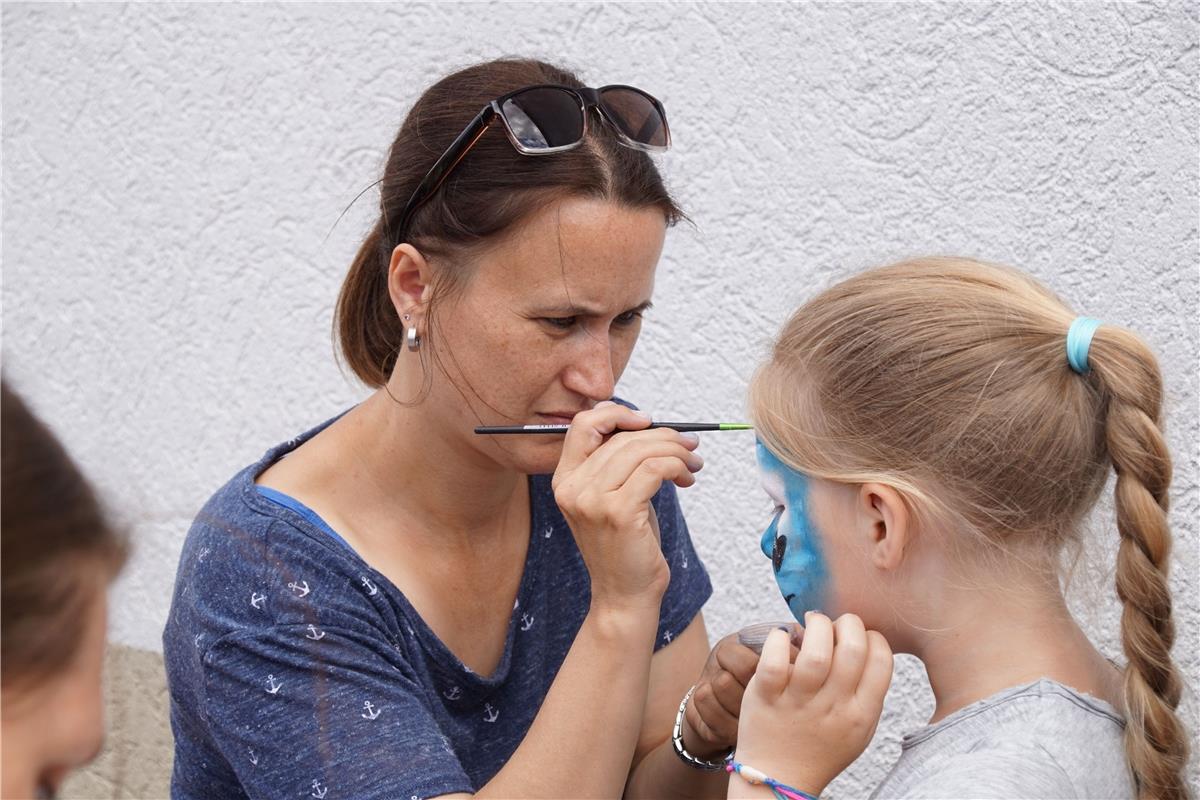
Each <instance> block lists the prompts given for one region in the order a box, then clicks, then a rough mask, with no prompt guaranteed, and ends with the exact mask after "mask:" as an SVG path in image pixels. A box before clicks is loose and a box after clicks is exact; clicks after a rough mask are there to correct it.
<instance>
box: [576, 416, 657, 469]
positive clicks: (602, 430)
mask: <svg viewBox="0 0 1200 800" xmlns="http://www.w3.org/2000/svg"><path fill="white" fill-rule="evenodd" d="M649 424H650V417H649V416H647V415H645V414H639V413H637V412H635V411H632V410H631V409H628V408H626V407H625V406H622V405H618V404H617V403H612V402H609V401H605V402H603V403H598V404H597V405H596V407H595V408H593V409H592V410H590V411H581V412H579V413H578V414H576V415H575V417H574V419H572V420H571V427H570V428H569V429H568V430H567V437H566V439H564V440H563V450H562V455H561V456H560V457H559V460H558V470H559V472H569V471H570V470H573V469H575V468H576V467H578V466H579V465H580V464H582V463H583V462H584V461H586V460H587V457H588V456H590V455H591V454H592V453H594V452H596V450H598V449H599V448H600V445H602V444H604V437H606V436H608V435H609V434H611V433H612V432H613V431H615V430H618V429H622V430H631V431H640V430H642V429H643V428H645V427H646V426H647V425H649Z"/></svg>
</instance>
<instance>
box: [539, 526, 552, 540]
mask: <svg viewBox="0 0 1200 800" xmlns="http://www.w3.org/2000/svg"><path fill="white" fill-rule="evenodd" d="M553 535H554V528H553V527H550V528H546V532H545V533H543V534H542V536H543V537H544V538H546V539H549V538H550V537H551V536H553Z"/></svg>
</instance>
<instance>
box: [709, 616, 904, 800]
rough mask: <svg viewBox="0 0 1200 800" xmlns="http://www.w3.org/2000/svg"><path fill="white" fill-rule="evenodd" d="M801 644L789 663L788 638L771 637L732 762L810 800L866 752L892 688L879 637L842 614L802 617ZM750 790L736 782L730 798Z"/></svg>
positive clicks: (887, 653) (888, 659)
mask: <svg viewBox="0 0 1200 800" xmlns="http://www.w3.org/2000/svg"><path fill="white" fill-rule="evenodd" d="M804 621H805V630H804V640H803V642H802V643H801V645H800V654H799V655H798V656H796V663H795V664H789V663H788V654H789V642H788V634H787V633H785V632H783V631H781V630H780V631H772V632H771V635H770V636H768V637H767V641H766V643H765V644H764V645H763V652H762V657H761V659H760V660H759V663H758V670H757V671H756V672H755V673H754V677H753V678H751V680H750V684H749V686H747V687H746V694H745V697H744V698H743V699H742V715H741V719H740V721H739V723H738V746H737V755H736V756H735V758H736V759H737V760H738V761H740V762H741V763H743V764H745V765H747V766H750V767H753V768H754V769H757V770H759V771H760V772H763V773H765V774H766V775H768V776H769V777H771V778H774V779H775V780H777V781H779V782H780V783H784V784H787V785H789V786H793V787H795V788H796V789H799V790H801V791H803V792H807V793H809V794H811V795H814V796H816V795H819V794H820V793H821V791H822V790H823V789H824V788H825V786H826V785H827V784H828V783H829V782H830V781H831V780H833V778H834V777H836V776H837V775H838V773H840V772H841V771H842V770H844V769H845V768H846V767H848V766H849V765H850V763H851V762H852V761H854V759H856V758H858V756H859V755H860V754H861V753H862V751H863V750H865V749H866V747H867V745H868V744H869V743H870V741H871V737H872V736H873V735H874V733H875V726H876V725H877V724H878V723H879V716H880V714H881V713H883V698H884V695H886V694H887V690H888V685H889V684H890V683H891V682H892V650H891V648H890V647H889V646H888V643H887V640H886V639H884V638H883V636H882V634H880V633H879V632H877V631H867V630H865V629H864V628H863V623H862V620H860V619H859V618H858V617H856V616H854V615H853V614H843V615H842V616H841V617H838V620H837V623H830V621H829V618H828V617H826V616H825V615H824V614H819V613H814V612H809V613H808V614H805V615H804ZM752 791H753V790H752V788H751V786H750V784H748V783H746V782H745V781H743V780H742V779H740V778H736V777H731V778H730V783H729V797H731V798H732V797H750V796H754V795H752V794H751V792H752Z"/></svg>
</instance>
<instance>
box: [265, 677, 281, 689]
mask: <svg viewBox="0 0 1200 800" xmlns="http://www.w3.org/2000/svg"><path fill="white" fill-rule="evenodd" d="M267 686H268V687H269V688H268V689H267V694H279V689H280V687H281V686H283V684H282V683H280V682H279V681H277V680H275V676H274V675H268V676H267Z"/></svg>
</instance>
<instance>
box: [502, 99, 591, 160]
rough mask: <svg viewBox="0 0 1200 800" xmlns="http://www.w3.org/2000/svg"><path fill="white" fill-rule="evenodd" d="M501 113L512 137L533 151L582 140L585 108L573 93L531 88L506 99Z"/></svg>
mask: <svg viewBox="0 0 1200 800" xmlns="http://www.w3.org/2000/svg"><path fill="white" fill-rule="evenodd" d="M500 110H501V111H502V112H503V113H504V119H505V121H507V123H508V128H509V130H511V131H512V134H513V136H515V137H516V139H517V141H518V142H520V143H521V145H522V146H524V147H527V148H529V149H530V150H544V149H547V148H550V147H562V146H564V145H568V144H575V143H576V142H578V141H579V140H580V139H582V138H583V109H582V106H581V105H580V103H579V99H578V98H576V97H575V95H573V94H571V93H570V92H564V91H563V90H561V89H549V88H536V89H528V90H526V91H524V92H521V93H520V94H518V95H514V96H513V97H510V98H508V99H507V100H505V101H504V104H503V105H502V106H501V107H500Z"/></svg>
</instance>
